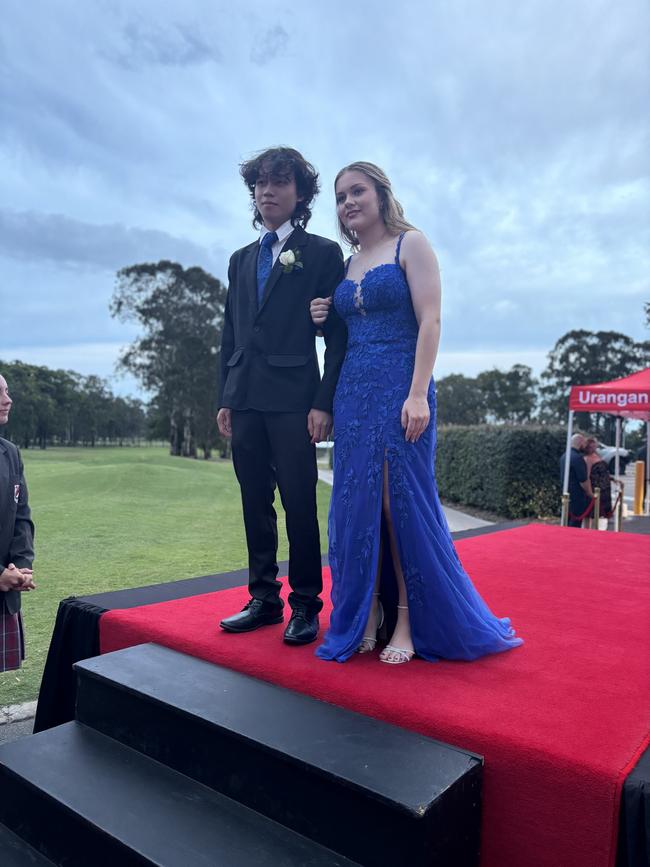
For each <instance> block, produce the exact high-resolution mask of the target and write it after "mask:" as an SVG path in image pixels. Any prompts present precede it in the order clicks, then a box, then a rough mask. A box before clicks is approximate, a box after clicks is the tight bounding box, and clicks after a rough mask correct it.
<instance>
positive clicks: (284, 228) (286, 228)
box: [260, 220, 293, 265]
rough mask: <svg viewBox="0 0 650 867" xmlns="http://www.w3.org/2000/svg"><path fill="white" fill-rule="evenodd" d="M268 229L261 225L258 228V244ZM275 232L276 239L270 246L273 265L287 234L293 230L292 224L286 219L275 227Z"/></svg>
mask: <svg viewBox="0 0 650 867" xmlns="http://www.w3.org/2000/svg"><path fill="white" fill-rule="evenodd" d="M269 231H270V230H269V229H267V228H266V226H264V225H263V226H262V228H261V229H260V244H261V243H262V238H263V237H264V235H267V234H268V233H269ZM275 231H276V234H277V236H278V240H277V241H276V242H275V244H274V245H273V246H272V247H271V253H272V254H273V265H275V262H276V259H277V258H278V256H279V255H280V252H281V250H282V248H283V247H284V242H285V241H286V240H287V238H288V237H289V235H290V234H291V233H292V232H293V226H292V225H291V220H287V222H286V223H283V224H282V225H281V226H280V228H279V229H276V230H275Z"/></svg>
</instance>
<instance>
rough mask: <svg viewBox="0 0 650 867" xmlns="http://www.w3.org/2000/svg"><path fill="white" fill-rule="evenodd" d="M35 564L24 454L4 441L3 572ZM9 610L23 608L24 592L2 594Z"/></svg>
mask: <svg viewBox="0 0 650 867" xmlns="http://www.w3.org/2000/svg"><path fill="white" fill-rule="evenodd" d="M33 562H34V525H33V523H32V518H31V514H30V511H29V503H28V501H27V485H26V484H25V475H24V472H23V462H22V461H21V459H20V452H19V451H18V449H17V448H16V446H15V445H14V444H13V443H10V442H9V440H5V439H3V438H2V437H0V568H1V569H2V570H4V569H5V568H6V567H7V566H8V565H9V563H15V564H16V566H18V567H19V568H20V569H23V568H26V567H27V568H30V569H31V566H32V563H33ZM2 599H4V602H5V604H6V607H7V610H8V611H9V613H10V614H15V613H16V611H18V610H19V608H20V591H19V590H7V591H6V592H1V591H0V600H2Z"/></svg>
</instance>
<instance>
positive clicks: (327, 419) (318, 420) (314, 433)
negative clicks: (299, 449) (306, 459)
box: [307, 409, 332, 444]
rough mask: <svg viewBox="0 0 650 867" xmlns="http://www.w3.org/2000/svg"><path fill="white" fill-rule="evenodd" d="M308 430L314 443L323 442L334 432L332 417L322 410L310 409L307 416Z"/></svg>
mask: <svg viewBox="0 0 650 867" xmlns="http://www.w3.org/2000/svg"><path fill="white" fill-rule="evenodd" d="M307 430H308V431H309V436H310V437H311V441H312V443H314V444H315V443H320V442H323V440H326V439H328V438H329V435H330V433H331V432H332V416H331V415H330V414H329V413H328V412H323V410H322V409H310V410H309V415H308V416H307Z"/></svg>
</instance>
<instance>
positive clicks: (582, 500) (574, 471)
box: [560, 433, 593, 527]
mask: <svg viewBox="0 0 650 867" xmlns="http://www.w3.org/2000/svg"><path fill="white" fill-rule="evenodd" d="M585 445H586V438H585V437H584V435H583V434H581V433H576V434H574V435H573V436H572V437H571V451H570V452H569V527H580V526H581V524H582V518H581V517H580V516H581V515H582V514H583V512H584V511H585V510H586V509H587V507H588V505H589V502H590V500H591V498H592V497H593V491H592V490H591V482H590V481H589V472H588V470H587V462H586V461H585V459H584V456H583V450H584V448H585ZM565 460H566V455H562V457H561V458H560V479H561V480H564V467H565Z"/></svg>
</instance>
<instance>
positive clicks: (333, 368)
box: [217, 148, 347, 644]
mask: <svg viewBox="0 0 650 867" xmlns="http://www.w3.org/2000/svg"><path fill="white" fill-rule="evenodd" d="M241 175H242V177H243V179H244V182H245V183H246V186H247V187H248V189H249V191H250V194H251V199H252V203H253V208H254V220H253V225H254V226H255V227H256V228H257V227H259V228H260V237H259V240H257V241H255V242H254V243H252V244H249V245H248V246H247V247H243V248H242V249H241V250H237V252H236V253H234V254H233V256H232V257H231V259H230V266H229V269H228V298H227V302H226V313H225V319H224V329H223V337H222V342H221V378H220V388H219V413H218V415H217V423H218V425H219V430H220V431H221V433H222V434H223V435H224V436H228V437H230V436H231V437H232V454H233V463H234V467H235V473H236V475H237V479H238V481H239V485H240V488H241V495H242V505H243V511H244V525H245V528H246V542H247V546H248V557H249V591H250V595H251V599H250V601H249V602H248V603H247V605H246V606H245V608H244V609H243V611H241V612H239V613H237V614H234V615H232V616H231V617H226V618H225V619H224V620H222V621H221V624H220V625H221V627H222V628H223V629H225V630H226V631H228V632H249V631H251V630H253V629H258V628H259V627H260V626H265V625H267V624H271V623H281V622H282V620H283V615H282V608H283V603H282V600H281V599H280V595H279V594H280V588H281V584H280V582H279V581H278V580H277V574H278V564H277V542H278V537H277V523H276V513H275V510H274V508H273V501H274V490H275V486H276V483H277V486H278V488H279V490H280V497H281V499H282V505H283V506H284V510H285V513H286V523H287V535H288V537H289V584H290V586H291V593H290V595H289V604H290V606H291V609H292V614H291V619H290V621H289V624H288V626H287V628H286V629H285V631H284V641H285V642H286V643H287V644H307V643H309V642H310V641H314V640H315V638H316V636H317V635H318V612H319V611H320V609H321V607H322V601H321V599H320V593H321V591H322V589H323V588H322V576H321V555H320V536H319V531H318V521H317V517H316V483H317V481H318V472H317V468H316V447H315V444H316V443H317V442H319V441H321V440H324V439H326V438H327V436H328V435H329V433H330V430H331V427H332V402H333V398H334V389H335V387H336V381H337V379H338V375H339V371H340V368H341V364H342V363H343V357H344V355H345V347H346V340H347V333H346V328H345V325H344V323H343V321H342V320H341V319H340V318H339V317H338V316H336V315H334V316H329V317H328V320H327V327H326V328H325V330H324V336H325V343H326V350H325V371H324V375H323V377H322V380H321V377H320V372H319V368H318V360H317V357H316V346H315V337H316V330H315V327H314V325H313V323H312V320H311V316H310V313H309V304H310V302H311V300H312V299H313V298H316V297H322V296H324V295H327V296H329V295H331V294H332V293H333V291H334V289H335V288H336V286H337V285H338V283H340V281H341V280H342V279H343V258H342V254H341V250H340V248H339V246H338V244H335V243H334V242H332V241H329V240H327V239H326V238H321V237H319V236H318V235H311V234H308V233H307V232H306V231H305V227H306V226H307V223H308V222H309V218H310V217H311V208H310V206H311V203H312V201H313V199H314V197H315V196H316V194H317V193H318V174H317V173H316V171H315V169H314V168H313V166H312V165H310V164H309V163H308V162H307V161H306V160H305V159H304V157H303V156H302V155H301V154H300V153H298V151H296V150H293V149H292V148H271V149H270V150H267V151H264V152H263V153H261V154H259V155H258V156H256V157H255V158H254V159H251V160H249V161H248V162H246V163H244V164H243V165H242V166H241Z"/></svg>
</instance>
